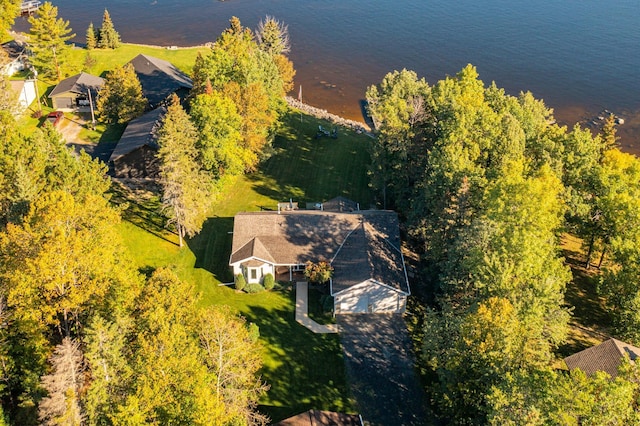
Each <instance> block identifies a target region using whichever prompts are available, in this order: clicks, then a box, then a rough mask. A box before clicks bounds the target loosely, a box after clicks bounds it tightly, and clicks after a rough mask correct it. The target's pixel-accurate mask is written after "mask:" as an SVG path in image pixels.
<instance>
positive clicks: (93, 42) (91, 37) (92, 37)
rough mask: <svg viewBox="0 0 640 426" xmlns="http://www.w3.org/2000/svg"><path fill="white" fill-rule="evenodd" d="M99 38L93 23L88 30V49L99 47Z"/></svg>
mask: <svg viewBox="0 0 640 426" xmlns="http://www.w3.org/2000/svg"><path fill="white" fill-rule="evenodd" d="M97 39H98V37H97V36H96V29H95V28H94V27H93V22H89V27H88V28H87V49H88V50H93V49H95V48H96V47H98V40H97Z"/></svg>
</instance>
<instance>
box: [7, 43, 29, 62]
mask: <svg viewBox="0 0 640 426" xmlns="http://www.w3.org/2000/svg"><path fill="white" fill-rule="evenodd" d="M2 48H3V49H4V51H5V52H7V55H9V59H11V60H12V61H13V60H16V59H18V58H19V57H20V56H22V55H23V54H24V53H25V50H26V48H27V45H26V43H21V42H19V41H16V40H11V41H7V42H6V43H2Z"/></svg>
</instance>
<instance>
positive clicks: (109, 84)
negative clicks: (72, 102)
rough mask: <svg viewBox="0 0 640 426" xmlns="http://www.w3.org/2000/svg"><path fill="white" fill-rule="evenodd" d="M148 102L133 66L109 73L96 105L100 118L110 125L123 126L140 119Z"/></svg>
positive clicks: (128, 65)
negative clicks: (137, 118)
mask: <svg viewBox="0 0 640 426" xmlns="http://www.w3.org/2000/svg"><path fill="white" fill-rule="evenodd" d="M146 105H147V101H146V100H145V99H144V97H143V96H142V86H141V85H140V80H138V76H136V72H135V71H134V69H133V66H132V65H131V64H126V65H125V66H124V67H120V66H119V67H116V68H115V69H113V70H111V71H110V72H109V73H107V77H106V78H105V82H104V86H103V87H102V89H101V90H100V93H99V96H98V101H97V103H96V106H97V110H98V116H99V117H100V119H101V120H102V121H104V122H106V123H109V124H115V123H118V124H123V123H127V122H129V121H131V120H133V119H134V118H136V117H139V116H140V115H142V113H143V112H144V109H145V107H146Z"/></svg>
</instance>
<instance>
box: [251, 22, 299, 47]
mask: <svg viewBox="0 0 640 426" xmlns="http://www.w3.org/2000/svg"><path fill="white" fill-rule="evenodd" d="M256 39H257V40H258V44H259V45H260V48H261V49H263V50H264V51H266V52H268V53H270V54H272V55H282V54H286V53H289V52H290V51H291V41H290V40H289V28H288V27H287V26H286V25H285V24H284V23H282V22H280V21H278V20H277V19H276V18H274V17H273V16H269V15H267V16H266V17H265V19H264V20H262V21H260V22H259V23H258V29H257V30H256Z"/></svg>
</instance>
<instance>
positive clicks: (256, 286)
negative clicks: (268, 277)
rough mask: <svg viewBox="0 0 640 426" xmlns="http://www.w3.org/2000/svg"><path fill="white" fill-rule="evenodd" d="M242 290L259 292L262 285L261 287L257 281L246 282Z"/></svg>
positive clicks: (262, 289) (262, 288)
mask: <svg viewBox="0 0 640 426" xmlns="http://www.w3.org/2000/svg"><path fill="white" fill-rule="evenodd" d="M244 291H246V292H247V293H260V292H261V291H264V287H262V286H261V285H260V284H258V283H251V284H247V286H246V287H245V288H244Z"/></svg>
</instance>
